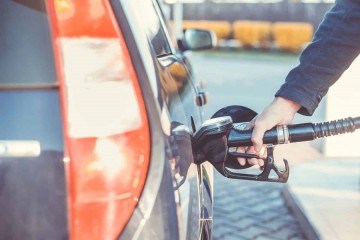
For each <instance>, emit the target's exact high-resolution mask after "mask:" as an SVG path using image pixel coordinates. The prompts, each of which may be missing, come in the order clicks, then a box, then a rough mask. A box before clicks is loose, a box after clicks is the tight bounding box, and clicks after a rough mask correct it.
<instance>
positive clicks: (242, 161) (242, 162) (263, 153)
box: [236, 145, 267, 167]
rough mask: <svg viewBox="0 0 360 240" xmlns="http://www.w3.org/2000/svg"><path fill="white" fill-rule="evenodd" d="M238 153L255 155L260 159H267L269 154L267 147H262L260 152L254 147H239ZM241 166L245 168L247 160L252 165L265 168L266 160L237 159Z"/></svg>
mask: <svg viewBox="0 0 360 240" xmlns="http://www.w3.org/2000/svg"><path fill="white" fill-rule="evenodd" d="M236 151H237V152H239V153H249V154H255V155H258V156H259V157H260V158H266V156H267V152H266V147H265V145H264V146H262V147H261V149H260V151H259V152H257V151H255V148H254V147H253V146H251V147H238V148H237V149H236ZM237 160H238V162H239V164H240V165H241V166H245V164H246V160H247V162H248V163H249V164H250V165H259V166H260V167H262V166H264V160H263V159H257V158H250V159H245V158H237Z"/></svg>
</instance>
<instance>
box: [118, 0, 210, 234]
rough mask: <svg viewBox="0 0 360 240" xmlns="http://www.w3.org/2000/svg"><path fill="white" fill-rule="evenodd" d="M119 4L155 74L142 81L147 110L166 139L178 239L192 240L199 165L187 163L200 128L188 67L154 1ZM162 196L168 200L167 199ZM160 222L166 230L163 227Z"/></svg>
mask: <svg viewBox="0 0 360 240" xmlns="http://www.w3.org/2000/svg"><path fill="white" fill-rule="evenodd" d="M120 2H121V4H122V6H123V9H125V10H127V12H125V14H126V15H127V18H128V21H129V25H130V26H131V27H132V34H133V35H134V37H135V39H136V41H137V44H138V45H140V47H139V48H142V49H143V50H140V54H141V51H150V53H151V56H152V59H151V62H150V59H145V58H144V57H143V61H144V62H143V64H144V65H149V66H148V68H149V69H154V70H155V73H154V75H155V76H156V78H154V79H151V77H150V78H149V77H148V79H146V80H147V81H150V85H151V86H152V92H153V96H154V97H155V98H156V99H157V102H158V109H153V111H158V112H159V115H160V119H161V125H162V131H163V133H164V136H165V139H166V144H167V146H166V152H167V160H166V161H168V162H169V167H170V170H171V174H172V181H173V182H172V184H173V188H174V189H173V193H174V200H175V203H176V208H177V209H176V213H177V222H178V223H177V225H178V226H177V227H178V229H179V235H180V239H185V238H187V239H198V238H200V235H201V232H202V227H203V226H204V224H203V222H202V221H201V219H202V213H201V210H202V203H203V201H202V200H201V199H202V190H201V185H202V167H201V166H197V165H195V164H193V155H192V146H191V138H192V135H193V133H194V132H195V131H196V130H197V129H198V128H200V126H201V124H202V115H201V112H202V109H201V106H199V105H197V104H196V98H197V94H198V89H197V88H196V84H195V83H194V81H193V80H194V79H193V78H192V74H191V69H190V64H189V63H188V62H187V60H186V58H185V57H184V56H183V55H182V54H181V53H180V52H178V51H177V50H176V45H175V43H174V41H172V39H173V38H171V36H170V35H169V32H168V31H167V29H166V25H165V22H164V19H163V16H162V13H161V10H160V8H159V5H158V2H157V1H152V0H142V1H120ZM118 18H120V17H118ZM125 35H126V34H125ZM142 36H146V39H147V41H145V42H144V41H143V40H144V39H142ZM144 44H146V45H147V46H146V47H144ZM147 60H149V61H147ZM135 65H136V64H135ZM149 71H151V70H149ZM141 80H143V81H144V79H140V80H139V81H141ZM151 161H157V159H151ZM210 187H211V186H210ZM210 192H211V191H210ZM159 194H160V193H159ZM167 198H168V199H169V200H170V199H171V198H170V196H168V197H167ZM210 198H211V196H210ZM210 213H211V211H210ZM163 224H164V226H163V227H164V228H166V225H167V224H169V223H166V222H164V223H163ZM171 224H176V223H175V222H173V223H171ZM160 238H161V237H160Z"/></svg>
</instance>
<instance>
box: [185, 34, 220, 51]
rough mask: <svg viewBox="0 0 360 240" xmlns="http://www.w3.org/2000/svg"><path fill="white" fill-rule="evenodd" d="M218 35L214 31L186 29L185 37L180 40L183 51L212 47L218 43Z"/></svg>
mask: <svg viewBox="0 0 360 240" xmlns="http://www.w3.org/2000/svg"><path fill="white" fill-rule="evenodd" d="M216 41H217V38H216V35H215V33H214V32H212V31H207V30H200V29H186V30H184V34H183V38H182V39H181V40H178V45H179V48H180V50H181V51H187V50H204V49H211V48H213V47H214V46H215V45H216Z"/></svg>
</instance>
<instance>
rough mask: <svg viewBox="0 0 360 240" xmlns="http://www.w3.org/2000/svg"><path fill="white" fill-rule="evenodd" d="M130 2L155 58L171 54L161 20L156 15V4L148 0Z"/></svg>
mask: <svg viewBox="0 0 360 240" xmlns="http://www.w3.org/2000/svg"><path fill="white" fill-rule="evenodd" d="M132 2H133V4H134V7H136V9H137V11H138V16H141V18H142V19H141V23H142V24H141V25H142V28H143V29H144V30H145V33H146V36H147V38H148V39H149V41H150V43H151V45H152V47H153V49H154V51H155V54H156V55H157V56H162V55H168V54H171V53H172V47H171V45H170V43H169V41H168V37H167V32H166V31H165V29H164V27H163V23H162V18H160V17H159V15H158V14H159V13H158V9H157V5H156V4H157V3H154V2H152V1H149V0H146V1H132Z"/></svg>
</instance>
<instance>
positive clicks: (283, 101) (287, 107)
mask: <svg viewBox="0 0 360 240" xmlns="http://www.w3.org/2000/svg"><path fill="white" fill-rule="evenodd" d="M273 104H275V105H277V106H279V107H280V108H281V110H282V111H288V112H291V113H293V114H295V113H297V111H299V109H300V108H301V105H300V104H299V103H297V102H294V101H292V100H290V99H287V98H283V97H276V98H275V99H274V101H273Z"/></svg>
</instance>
